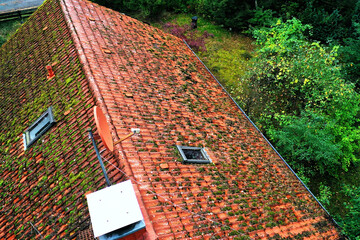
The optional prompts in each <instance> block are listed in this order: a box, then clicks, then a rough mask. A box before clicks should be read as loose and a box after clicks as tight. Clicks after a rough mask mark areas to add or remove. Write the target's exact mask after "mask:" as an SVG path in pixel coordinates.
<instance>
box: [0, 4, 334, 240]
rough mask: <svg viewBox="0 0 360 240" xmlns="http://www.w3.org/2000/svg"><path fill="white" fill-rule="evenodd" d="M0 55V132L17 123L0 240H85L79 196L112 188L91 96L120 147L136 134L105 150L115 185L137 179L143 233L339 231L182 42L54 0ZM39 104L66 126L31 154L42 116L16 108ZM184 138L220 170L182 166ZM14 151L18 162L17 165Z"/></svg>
mask: <svg viewBox="0 0 360 240" xmlns="http://www.w3.org/2000/svg"><path fill="white" fill-rule="evenodd" d="M65 22H66V24H65ZM45 28H47V29H45ZM44 29H45V30H44ZM71 39H72V40H71ZM17 41H18V42H19V44H17ZM30 49H31V51H30ZM0 56H1V57H0V61H1V63H2V64H1V66H2V67H0V76H4V77H1V81H2V83H6V84H5V85H4V86H1V87H0V93H1V95H0V97H1V100H2V102H3V100H7V101H9V102H8V104H3V103H2V104H1V105H0V109H1V111H2V113H5V114H6V116H8V117H7V118H5V117H4V118H2V120H1V121H0V123H1V126H2V127H3V128H4V127H5V126H7V125H8V123H9V122H11V121H12V120H14V121H15V122H14V124H13V125H14V126H13V127H10V129H11V130H12V131H13V130H14V131H15V130H16V132H15V133H14V134H7V133H5V132H4V131H2V132H1V134H2V135H0V136H1V137H2V142H3V143H4V144H3V146H2V147H1V152H2V154H3V155H2V156H3V157H2V159H5V160H3V163H2V165H1V167H2V170H3V171H2V173H0V174H1V179H4V181H5V182H6V184H5V185H6V186H7V187H6V188H4V189H2V190H0V194H1V196H4V198H3V200H0V201H2V204H4V202H5V204H4V205H3V206H4V207H2V209H1V211H2V213H5V214H1V217H0V238H10V237H12V236H29V237H34V236H36V235H37V236H39V234H37V232H36V231H39V232H40V234H41V235H43V236H45V235H49V236H50V237H51V238H57V237H60V238H73V237H75V236H78V237H79V238H86V236H88V233H89V232H88V231H87V230H86V228H88V227H89V215H88V211H87V207H86V203H84V201H85V200H84V199H85V197H84V193H85V192H86V191H94V190H96V189H98V188H99V187H100V185H104V180H103V178H102V176H101V171H100V167H99V166H98V164H97V162H96V159H95V154H94V153H93V150H92V148H91V145H90V142H89V141H88V140H87V139H86V134H85V131H86V128H87V127H89V126H91V127H93V128H94V123H93V118H92V116H91V107H92V106H94V104H95V103H96V105H98V106H99V107H101V109H102V110H103V111H104V113H105V115H106V116H107V118H108V121H109V125H110V129H111V132H112V134H113V138H114V141H117V140H119V139H120V138H121V137H122V136H125V135H127V134H128V133H129V132H130V129H131V128H140V129H141V133H140V134H139V135H135V136H133V137H131V138H129V139H127V140H125V141H123V142H122V143H120V144H117V145H116V146H115V153H114V155H112V154H111V153H109V152H108V151H107V150H105V151H104V152H103V153H102V154H103V155H104V158H105V162H106V163H108V161H109V162H110V163H108V164H107V169H108V171H109V177H110V178H111V181H112V182H119V181H121V180H122V179H123V178H122V176H123V173H124V174H125V175H126V177H125V178H130V179H132V181H133V185H134V189H135V192H136V194H137V197H138V200H139V203H140V207H141V210H142V212H143V215H144V219H145V222H146V230H147V232H146V234H145V235H144V236H143V237H144V239H155V238H159V239H185V238H193V239H210V238H221V239H226V238H236V237H238V239H282V238H283V239H284V238H289V239H294V238H297V239H339V238H340V231H339V230H338V229H336V227H335V226H334V224H333V223H332V221H331V220H329V219H328V217H327V214H326V212H325V211H324V210H323V209H322V208H321V207H320V206H319V204H318V203H317V202H316V201H315V200H314V198H313V197H312V196H311V194H310V193H309V192H308V191H307V190H306V188H305V187H304V186H303V185H302V184H301V183H300V181H299V180H298V179H297V178H296V177H295V175H294V174H293V173H292V172H291V171H290V170H289V168H288V167H287V166H286V164H285V163H284V162H283V161H282V160H281V159H280V157H279V156H278V155H277V154H276V152H275V151H274V150H273V149H272V148H271V146H270V145H269V144H268V143H267V141H266V140H265V139H264V137H263V136H262V135H261V133H260V132H258V130H257V129H256V128H255V127H254V126H253V125H252V124H251V122H250V121H249V120H248V119H247V117H246V116H245V115H244V114H243V113H242V111H241V110H240V109H239V108H238V107H237V105H236V104H235V103H234V102H233V101H232V99H231V98H230V97H229V96H228V95H227V93H226V92H225V91H224V90H223V89H222V87H221V86H220V85H219V84H218V82H217V81H216V80H215V79H214V78H213V77H212V76H211V74H210V73H209V72H208V71H207V69H206V68H205V67H204V66H203V65H202V63H201V62H200V61H199V60H198V59H197V57H196V56H195V55H194V54H193V53H192V51H191V50H190V49H189V48H188V47H187V46H186V44H185V43H184V42H183V41H182V40H181V39H178V38H176V37H174V36H172V35H169V34H166V33H164V32H162V31H160V30H159V29H156V28H153V27H151V26H149V25H147V24H144V23H142V22H140V21H137V20H135V19H132V18H130V17H128V16H126V15H124V14H121V13H118V12H115V11H112V10H109V9H106V8H104V7H101V6H98V5H96V4H94V3H91V2H89V1H85V0H59V1H58V0H51V1H50V0H49V1H47V2H46V3H45V4H44V5H43V6H42V7H41V8H40V9H39V10H38V11H37V12H36V15H35V16H33V17H32V18H31V19H30V20H29V21H28V22H27V23H26V24H25V26H24V27H23V28H22V29H21V30H20V31H19V32H18V33H17V35H16V36H15V37H14V38H13V39H12V40H10V42H8V43H7V44H5V46H4V47H3V48H1V55H0ZM33 56H34V58H36V61H35V60H32V58H33ZM78 59H79V60H78ZM40 60H41V61H40ZM53 61H56V62H58V63H57V64H55V65H54V71H55V75H56V77H55V78H54V79H53V80H49V81H50V82H49V81H46V69H45V66H46V65H47V64H49V62H50V63H51V62H53ZM78 61H80V63H81V65H82V68H80V65H79V64H78ZM4 66H5V67H4ZM25 79H26V81H25ZM40 80H41V81H43V82H40ZM52 81H53V82H52ZM54 84H55V85H54ZM69 84H70V85H69ZM13 85H17V86H18V88H19V90H16V91H14V88H13ZM39 86H40V87H39ZM28 88H29V89H28ZM39 88H40V89H39ZM51 89H53V92H51V94H49V93H47V91H49V92H50V91H51ZM89 89H91V92H90V91H89ZM91 94H93V95H91ZM43 95H44V96H43ZM45 95H46V96H47V97H48V98H50V99H51V100H48V99H47V98H46V99H44V98H43V97H45ZM78 95H79V96H78ZM42 96H43V97H42ZM92 96H94V98H93V97H92ZM34 97H35V100H34ZM67 98H68V99H69V101H71V102H72V104H70V105H69V104H68V103H67V102H66V99H67ZM19 99H23V100H21V101H20V102H19V101H18V100H19ZM34 103H36V104H38V103H41V104H42V105H44V107H43V108H45V109H46V107H47V106H48V105H49V104H51V105H54V106H55V108H56V109H57V116H58V118H59V117H60V119H61V120H59V122H58V125H57V126H55V127H54V128H53V129H52V130H51V134H47V135H46V136H44V138H43V142H42V141H40V142H39V143H36V144H35V146H34V147H33V148H32V149H30V151H29V152H25V153H24V152H23V149H22V141H21V137H20V136H21V134H22V132H23V130H24V129H26V126H29V125H30V124H31V123H32V122H33V121H34V120H35V119H36V116H38V114H39V113H40V114H41V111H39V110H37V112H36V114H35V113H29V112H27V113H28V114H30V115H31V118H28V117H27V115H25V116H24V115H16V113H17V112H18V111H21V109H26V108H28V109H32V110H34ZM69 109H71V111H70V113H68V111H67V110H69ZM23 112H24V111H23ZM63 112H64V113H65V112H66V113H68V114H66V115H65V114H62V113H63ZM12 114H14V116H16V117H12ZM9 116H10V117H9ZM63 119H66V120H64V121H63ZM63 129H66V131H65V132H63ZM10 135H11V136H10ZM8 139H10V140H8ZM7 140H8V141H7ZM67 141H68V142H67ZM99 144H100V145H99V146H100V149H102V150H103V149H104V147H103V145H102V144H101V143H99ZM176 145H184V146H201V147H205V149H206V152H207V153H208V154H209V156H210V158H211V159H212V164H183V163H182V161H181V157H180V154H179V153H178V150H177V149H176V147H175V146H176ZM58 149H61V151H60V150H58ZM9 152H10V153H9ZM35 153H36V154H35ZM32 154H34V156H32ZM7 156H11V159H15V163H14V164H11V166H10V164H9V163H10V161H12V160H11V159H9V158H10V157H9V158H8V157H7ZM4 161H5V162H6V163H7V164H6V165H5V162H4ZM23 165H24V166H26V169H25V168H23V167H22V166H23ZM120 166H121V167H120ZM67 179H68V180H69V181H68V182H67V181H66V180H67ZM7 183H11V185H12V186H16V190H15V189H13V188H12V187H10V186H9V184H7ZM23 183H26V184H23ZM2 184H3V183H2ZM55 188H56V190H52V189H55ZM50 190H51V191H50ZM29 193H30V194H29ZM17 199H19V200H17ZM12 203H15V204H12ZM34 203H35V205H34ZM13 206H15V208H14V207H13ZM20 206H24V207H20ZM29 223H32V224H33V225H34V227H32V226H30V224H29ZM35 230H36V231H35Z"/></svg>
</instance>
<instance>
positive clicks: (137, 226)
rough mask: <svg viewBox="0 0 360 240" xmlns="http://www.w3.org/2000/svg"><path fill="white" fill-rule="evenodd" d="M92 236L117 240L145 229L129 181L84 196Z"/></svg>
mask: <svg viewBox="0 0 360 240" xmlns="http://www.w3.org/2000/svg"><path fill="white" fill-rule="evenodd" d="M86 198H87V203H88V207H89V212H90V218H91V223H92V227H93V231H94V236H95V237H99V238H100V239H119V238H121V237H125V236H127V235H130V234H132V233H135V232H137V231H139V230H143V229H144V228H145V224H144V219H143V216H142V214H141V210H140V207H139V204H138V201H137V199H136V196H135V192H134V189H133V186H132V184H131V181H130V180H127V181H125V182H121V183H118V184H116V185H113V186H110V187H107V188H104V189H101V190H99V191H97V192H93V193H90V194H88V195H86Z"/></svg>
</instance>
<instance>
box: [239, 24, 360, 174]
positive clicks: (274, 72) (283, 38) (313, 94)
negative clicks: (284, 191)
mask: <svg viewBox="0 0 360 240" xmlns="http://www.w3.org/2000/svg"><path fill="white" fill-rule="evenodd" d="M310 28H311V27H310V26H309V25H303V24H302V23H301V22H300V21H299V20H297V19H292V20H288V21H286V22H282V21H281V20H278V21H277V23H276V24H274V25H273V26H272V28H270V29H266V28H261V29H258V30H255V31H254V36H255V37H256V39H257V43H258V45H259V49H258V50H257V54H256V56H255V57H254V58H253V60H254V65H253V67H252V68H251V69H250V70H249V71H248V73H247V75H246V78H245V79H244V80H243V81H242V85H244V82H247V83H248V87H247V88H245V89H247V91H246V92H245V91H244V92H243V94H242V95H240V97H238V100H239V101H240V102H242V104H243V106H244V108H245V110H246V111H247V112H248V113H249V114H250V116H251V117H252V118H253V119H254V120H255V121H256V122H257V123H258V125H259V126H260V127H261V128H262V129H263V130H264V131H265V133H267V134H268V135H269V137H270V139H271V140H272V141H274V142H275V145H276V147H277V148H278V149H279V150H280V152H281V153H282V154H283V155H284V156H286V159H288V160H289V161H290V163H292V166H293V167H294V168H295V169H297V170H300V171H301V170H302V171H304V170H306V172H308V173H309V174H310V175H315V174H317V173H321V174H325V173H326V174H331V175H333V176H337V175H338V173H339V171H341V169H342V170H345V171H347V170H348V167H349V166H350V164H351V163H356V162H358V159H359V153H360V144H359V142H360V132H359V128H358V127H357V126H358V114H359V112H360V107H359V100H360V98H359V95H358V94H357V93H356V92H355V91H354V87H353V85H351V84H347V83H345V81H344V80H343V79H342V78H341V71H340V70H341V69H340V65H339V63H338V61H337V51H338V47H337V46H335V47H333V48H324V47H322V46H321V45H320V44H319V43H316V42H315V43H310V42H308V41H307V40H306V37H305V35H304V31H306V30H308V29H310ZM304 172H305V171H304Z"/></svg>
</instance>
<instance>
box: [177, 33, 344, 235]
mask: <svg viewBox="0 0 360 240" xmlns="http://www.w3.org/2000/svg"><path fill="white" fill-rule="evenodd" d="M183 41H184V43H185V44H186V46H187V47H188V48H189V49H190V50H191V51H192V53H193V54H194V55H195V56H196V58H197V59H198V60H199V61H200V62H201V64H202V65H203V66H204V67H205V68H206V70H207V71H208V72H209V73H210V74H211V76H212V77H213V78H214V79H215V80H216V82H217V83H218V84H219V85H220V86H221V88H222V89H223V90H224V91H225V93H226V94H227V95H228V96H229V97H230V98H231V100H232V101H233V102H234V103H235V105H236V106H237V107H238V108H239V109H240V111H241V112H242V113H243V114H244V115H245V117H246V118H247V119H248V120H249V121H250V123H251V124H252V125H253V126H254V127H255V129H256V130H257V131H258V132H259V133H260V134H261V136H262V137H263V138H264V139H265V140H266V142H267V143H268V144H269V145H270V146H271V148H272V149H273V150H274V151H275V153H276V154H277V155H278V156H279V157H280V159H281V160H282V161H283V162H284V163H285V165H286V166H287V167H288V168H289V169H290V170H291V172H292V173H293V174H294V175H295V177H296V178H297V179H298V180H299V181H300V182H301V183H302V185H303V186H304V187H305V189H306V190H307V191H308V192H309V193H310V194H311V196H313V198H314V199H315V201H316V202H317V203H318V204H319V205H320V207H321V208H322V209H323V210H324V211H325V212H326V214H327V215H328V216H329V218H330V219H331V220H332V221H333V223H334V224H335V225H336V226H337V227H338V228H340V226H339V224H338V223H337V222H336V221H335V219H333V218H332V216H331V215H330V213H329V212H328V211H327V210H326V208H325V207H324V206H323V205H322V204H321V202H320V201H319V200H318V199H317V198H316V197H315V195H314V194H313V193H312V192H311V191H310V189H309V188H308V187H307V186H306V184H305V183H304V182H303V181H302V180H301V179H300V178H299V176H298V175H297V174H296V173H295V171H294V170H293V169H292V168H291V167H290V165H289V164H288V163H287V162H286V161H285V159H284V158H283V157H282V156H281V155H280V153H279V152H278V151H277V150H276V149H275V147H274V146H273V145H272V144H271V142H270V141H269V140H268V139H267V138H266V137H265V135H264V134H263V133H262V132H261V131H260V130H259V128H258V127H257V126H256V125H255V123H254V122H253V121H251V119H250V117H249V116H248V115H247V114H246V113H245V112H244V110H242V108H241V107H240V106H239V104H238V103H237V102H236V101H235V100H234V99H233V98H232V97H231V95H230V94H229V92H228V91H227V90H226V89H225V87H224V86H223V85H222V84H221V83H220V81H219V80H217V78H216V77H215V76H214V74H212V72H211V71H210V70H209V68H208V67H207V66H206V65H205V64H204V62H203V61H201V59H200V58H199V56H198V55H197V54H196V53H195V52H194V51H193V50H192V48H191V47H190V46H189V44H188V43H187V42H186V41H185V40H183ZM340 229H341V228H340Z"/></svg>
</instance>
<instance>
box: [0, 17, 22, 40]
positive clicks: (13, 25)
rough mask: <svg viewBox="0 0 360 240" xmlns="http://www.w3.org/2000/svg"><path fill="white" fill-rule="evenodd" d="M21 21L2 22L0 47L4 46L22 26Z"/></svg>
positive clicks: (0, 26)
mask: <svg viewBox="0 0 360 240" xmlns="http://www.w3.org/2000/svg"><path fill="white" fill-rule="evenodd" d="M21 24H22V23H21V21H20V20H10V21H2V22H0V46H1V45H3V44H4V43H5V42H6V41H7V40H8V39H9V38H10V37H11V35H13V34H14V33H15V32H16V30H17V29H18V28H19V27H20V26H21Z"/></svg>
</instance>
